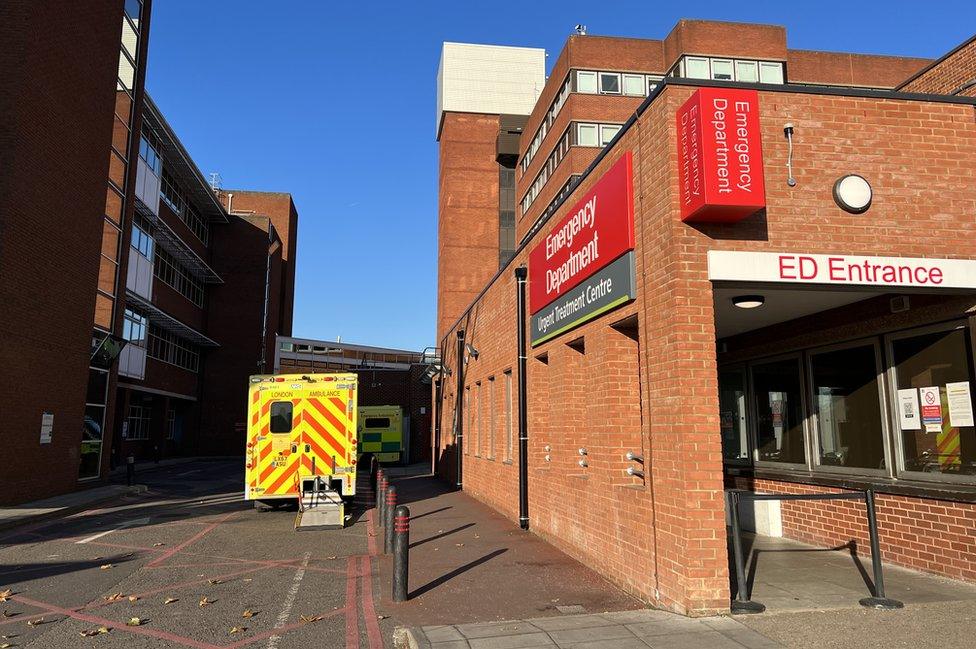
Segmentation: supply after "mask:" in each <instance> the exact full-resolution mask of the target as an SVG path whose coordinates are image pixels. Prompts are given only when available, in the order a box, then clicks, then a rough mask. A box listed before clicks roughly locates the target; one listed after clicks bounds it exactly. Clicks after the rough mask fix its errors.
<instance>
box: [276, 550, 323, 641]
mask: <svg viewBox="0 0 976 649" xmlns="http://www.w3.org/2000/svg"><path fill="white" fill-rule="evenodd" d="M311 556H312V553H311V552H306V553H305V556H304V557H303V558H302V565H301V567H300V568H299V569H298V570H297V571H296V572H295V579H294V580H293V581H292V583H291V588H290V589H289V590H288V595H286V596H285V605H284V607H283V608H282V609H281V613H280V614H279V615H278V619H277V620H275V625H274V628H276V629H280V628H282V627H284V626H285V625H286V624H288V618H290V617H291V607H292V606H294V605H295V597H296V596H297V595H298V587H299V586H300V585H301V583H302V579H304V578H305V568H307V567H308V560H309V558H310V557H311ZM279 640H281V636H280V635H273V636H271V637H270V638H268V648H267V649H275V647H277V646H278V641H279Z"/></svg>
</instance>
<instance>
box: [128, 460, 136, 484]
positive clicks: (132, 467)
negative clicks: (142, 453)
mask: <svg viewBox="0 0 976 649" xmlns="http://www.w3.org/2000/svg"><path fill="white" fill-rule="evenodd" d="M135 476H136V458H135V457H134V456H132V455H129V457H127V458H125V484H127V485H129V486H130V487H131V486H132V483H133V482H135Z"/></svg>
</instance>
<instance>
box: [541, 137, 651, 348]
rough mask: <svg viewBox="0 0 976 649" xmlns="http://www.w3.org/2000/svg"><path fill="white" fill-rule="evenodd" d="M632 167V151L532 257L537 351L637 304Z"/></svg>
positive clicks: (558, 224) (601, 178)
mask: <svg viewBox="0 0 976 649" xmlns="http://www.w3.org/2000/svg"><path fill="white" fill-rule="evenodd" d="M632 166H633V163H632V154H631V152H629V151H628V152H627V153H625V154H624V155H623V156H622V157H621V158H620V159H619V160H618V161H617V162H616V163H614V165H613V166H612V167H610V169H609V170H608V171H607V172H606V173H605V174H603V176H602V177H600V179H599V180H598V181H597V182H596V184H595V185H593V187H592V188H591V189H590V190H589V191H588V192H587V193H586V194H585V195H584V196H583V197H582V198H581V199H580V200H579V202H577V203H576V204H575V205H574V206H573V207H572V209H570V210H569V213H568V214H567V215H566V216H565V217H564V218H563V219H562V220H560V221H559V222H558V223H556V225H555V226H553V227H552V228H551V229H550V230H549V232H548V233H547V234H546V236H545V238H544V239H543V240H542V241H540V242H539V243H538V244H536V246H535V248H533V249H532V251H531V252H530V253H529V310H530V312H531V313H532V317H531V320H532V322H531V326H530V332H531V340H532V344H533V345H537V344H539V343H541V342H544V341H546V340H549V339H550V338H553V337H555V336H557V335H559V334H561V333H563V332H566V331H568V330H570V329H572V328H573V327H577V326H579V325H581V324H583V323H584V322H586V321H588V320H591V319H593V318H595V317H596V316H598V315H600V314H601V313H605V312H606V311H609V310H610V309H612V308H614V307H616V306H618V305H620V304H623V303H624V302H627V301H629V300H632V299H633V298H634V295H635V294H636V289H635V286H636V278H635V273H634V253H633V250H634V184H633V170H632Z"/></svg>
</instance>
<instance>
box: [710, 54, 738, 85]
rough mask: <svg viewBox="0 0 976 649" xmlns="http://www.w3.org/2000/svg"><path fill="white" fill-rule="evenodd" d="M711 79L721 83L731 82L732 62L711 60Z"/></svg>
mask: <svg viewBox="0 0 976 649" xmlns="http://www.w3.org/2000/svg"><path fill="white" fill-rule="evenodd" d="M712 78H713V79H718V80H722V81H731V80H732V78H733V77H732V60H731V59H712Z"/></svg>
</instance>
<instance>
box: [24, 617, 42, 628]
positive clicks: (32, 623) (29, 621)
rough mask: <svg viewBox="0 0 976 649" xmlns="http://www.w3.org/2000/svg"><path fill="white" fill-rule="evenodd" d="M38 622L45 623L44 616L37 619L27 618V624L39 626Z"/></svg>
mask: <svg viewBox="0 0 976 649" xmlns="http://www.w3.org/2000/svg"><path fill="white" fill-rule="evenodd" d="M38 624H44V618H43V617H39V618H37V619H36V620H27V626H37V625H38Z"/></svg>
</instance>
